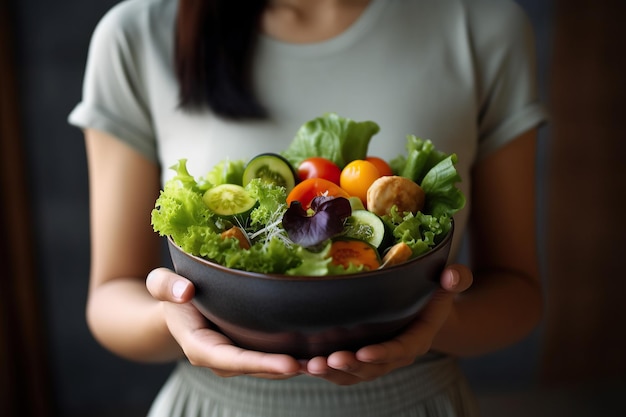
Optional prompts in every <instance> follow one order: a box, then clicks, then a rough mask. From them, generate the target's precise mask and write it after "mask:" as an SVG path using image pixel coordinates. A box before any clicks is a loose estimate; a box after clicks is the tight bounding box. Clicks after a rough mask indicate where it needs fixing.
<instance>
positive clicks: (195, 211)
mask: <svg viewBox="0 0 626 417" xmlns="http://www.w3.org/2000/svg"><path fill="white" fill-rule="evenodd" d="M186 163H187V161H186V160H185V159H181V160H180V161H179V162H178V163H177V164H176V165H174V166H173V167H172V169H173V170H175V171H176V176H175V177H173V178H172V179H171V180H169V181H168V182H167V183H166V184H165V187H164V188H163V190H162V191H161V193H160V194H159V197H158V198H157V200H156V202H155V208H154V209H153V210H152V213H151V220H152V227H153V228H154V230H155V232H158V233H159V234H160V235H161V236H171V237H172V238H173V239H174V241H175V242H176V243H178V244H179V245H181V244H183V243H184V242H185V241H186V240H188V229H189V228H190V227H199V228H202V229H205V230H206V233H216V232H217V231H218V226H217V225H216V218H215V216H214V214H213V213H212V212H211V211H210V210H209V209H208V208H207V207H206V205H205V204H204V201H202V190H201V189H200V188H199V186H198V183H197V182H196V181H195V179H194V178H193V177H192V176H191V175H190V174H189V172H188V171H187V165H186ZM189 246H190V247H196V246H197V245H195V244H193V243H189Z"/></svg>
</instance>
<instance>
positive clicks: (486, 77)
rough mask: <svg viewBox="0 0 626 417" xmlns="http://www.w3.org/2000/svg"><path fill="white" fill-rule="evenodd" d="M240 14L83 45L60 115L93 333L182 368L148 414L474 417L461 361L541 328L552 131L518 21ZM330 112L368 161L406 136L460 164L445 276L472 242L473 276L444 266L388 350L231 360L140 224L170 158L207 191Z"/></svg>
mask: <svg viewBox="0 0 626 417" xmlns="http://www.w3.org/2000/svg"><path fill="white" fill-rule="evenodd" d="M249 3H250V4H248V5H245V6H244V5H242V4H241V2H229V1H228V0H226V1H224V0H221V1H220V0H213V1H209V0H181V1H179V2H177V1H174V0H129V1H126V2H123V3H121V4H119V5H118V6H117V7H115V8H114V9H113V10H111V11H110V12H109V13H108V14H107V15H106V16H105V18H104V19H103V20H102V21H101V23H100V24H99V25H98V28H97V29H96V31H95V33H94V37H93V40H92V44H91V48H90V54H89V60H88V66H87V70H86V77H85V88H84V96H83V99H82V101H81V103H80V104H79V105H78V106H77V107H76V109H75V110H74V111H73V113H72V115H71V116H70V121H71V123H73V124H74V125H76V126H79V127H81V128H83V129H84V131H85V137H86V144H87V156H88V162H89V174H90V189H91V219H92V221H91V229H92V268H91V277H90V292H89V299H88V307H87V318H88V323H89V325H90V328H91V330H92V332H93V334H94V336H95V337H96V338H97V339H98V340H99V342H100V343H101V344H102V345H103V346H105V347H107V348H108V349H110V350H111V351H112V352H115V353H116V354H118V355H120V356H123V357H126V358H129V359H132V360H138V361H148V362H159V361H173V360H179V365H178V367H177V368H176V370H175V372H174V373H173V375H172V376H171V378H170V379H169V381H168V382H167V384H166V385H165V387H164V388H163V390H162V392H161V393H160V395H159V397H158V398H157V400H156V401H155V403H154V405H153V407H152V410H151V415H152V416H161V415H162V416H176V415H214V416H222V415H224V416H234V415H237V416H282V415H298V416H334V415H337V416H340V415H341V416H345V415H359V416H385V415H392V416H475V415H477V410H476V405H475V402H474V399H473V398H472V395H471V392H470V391H469V389H468V387H467V383H466V382H465V380H464V379H463V377H462V375H461V374H460V373H459V370H458V368H457V366H456V364H455V362H454V359H453V358H454V357H456V356H468V355H479V354H483V353H486V352H490V351H493V350H496V349H499V348H502V347H504V346H507V345H510V344H512V343H514V342H516V341H518V340H520V339H522V338H523V337H524V336H525V335H527V334H528V333H529V332H530V331H531V330H532V329H533V328H534V327H535V325H536V324H537V322H538V321H539V318H540V315H541V290H540V283H539V278H538V271H537V259H536V254H535V248H536V246H535V235H534V190H533V183H534V152H535V135H536V127H537V126H538V125H539V124H540V123H541V122H542V121H543V120H544V118H545V115H544V112H543V110H542V107H541V106H540V105H539V103H538V102H537V97H536V91H535V85H534V67H533V65H534V64H533V60H534V56H533V54H534V51H533V45H532V42H533V39H532V34H531V33H530V30H529V25H528V22H527V20H526V18H525V16H524V14H523V13H522V12H521V10H520V9H519V8H518V7H517V6H516V5H515V4H514V3H512V2H509V1H502V0H473V1H472V0H440V1H437V2H430V1H421V0H418V1H403V0H388V1H381V0H372V1H366V0H315V1H313V0H269V1H266V2H261V1H254V2H249ZM329 111H332V112H335V113H338V114H340V115H342V116H345V117H349V118H351V119H355V120H373V121H376V122H377V123H378V124H379V125H380V126H381V132H380V133H379V134H378V135H377V136H375V137H374V139H373V140H372V143H371V145H370V154H373V155H377V156H380V157H383V158H385V159H391V158H393V157H395V156H397V155H398V154H401V153H403V152H404V145H405V139H404V138H405V136H406V135H407V134H416V135H418V136H421V137H424V138H429V139H432V140H433V142H434V143H435V145H436V146H437V147H438V148H439V149H441V150H443V151H445V152H447V153H452V152H454V153H457V155H458V156H459V163H458V165H457V169H458V170H459V173H460V175H461V177H462V178H463V183H462V190H463V191H464V193H465V195H466V196H467V197H468V205H467V207H466V209H464V210H463V211H461V212H460V213H458V215H457V216H456V217H455V221H456V226H457V227H456V230H457V233H456V236H455V239H456V240H455V244H454V246H453V257H452V259H454V256H456V254H457V253H458V250H459V245H460V241H461V239H462V237H463V236H464V235H465V232H466V231H467V232H468V233H467V236H468V239H467V241H468V242H470V248H471V249H470V251H469V252H470V262H469V265H468V266H464V265H461V264H451V265H450V266H449V267H448V268H446V270H445V271H444V272H443V273H442V276H441V289H440V290H439V291H438V292H437V293H436V294H435V297H434V298H433V300H432V301H431V302H430V304H429V305H428V306H427V308H426V310H425V312H424V314H422V315H421V317H420V318H419V319H418V320H416V322H415V323H413V324H412V325H411V326H410V327H409V328H408V329H407V330H406V331H405V332H404V333H403V334H402V335H400V336H399V337H397V338H396V339H394V340H391V341H389V342H386V343H382V344H378V345H373V346H365V347H363V348H362V349H360V350H359V351H357V352H355V353H351V352H335V353H333V354H331V355H329V356H328V357H317V358H313V359H311V360H309V361H298V360H296V359H294V358H292V357H289V356H286V355H276V354H266V353H262V352H253V351H247V350H243V349H240V348H238V347H236V346H233V345H232V344H231V342H230V341H229V340H228V339H227V338H225V337H224V336H222V335H221V334H220V333H218V332H216V331H214V330H213V329H212V328H211V326H210V324H209V323H207V322H206V321H205V320H204V319H203V317H202V316H201V315H200V314H199V312H198V311H197V310H196V309H195V308H194V307H193V306H192V305H191V304H190V303H189V301H190V299H191V297H192V296H193V292H194V289H193V286H192V285H191V284H190V283H189V282H188V281H187V280H185V279H184V278H182V277H180V276H178V275H176V274H174V273H173V272H171V271H169V270H166V269H163V268H159V265H161V258H160V244H161V241H160V240H159V238H158V236H157V235H156V233H154V231H153V230H152V228H151V226H150V222H149V218H150V211H151V210H152V208H153V207H154V202H155V200H156V197H157V196H158V192H159V189H160V188H161V186H162V184H163V182H164V181H165V180H166V179H167V178H168V177H169V175H171V172H170V170H168V169H167V168H168V167H169V166H171V165H173V164H174V163H175V161H177V160H178V159H180V158H187V159H188V160H189V162H188V167H189V170H190V172H192V173H194V175H201V174H203V173H204V172H206V171H207V170H208V169H209V168H210V167H212V166H213V165H214V164H215V163H217V162H218V161H220V160H222V159H224V158H226V157H230V158H241V159H245V158H249V157H252V156H254V155H256V154H258V153H261V152H271V151H274V152H277V151H281V150H283V149H285V148H286V146H287V144H288V143H289V142H290V141H291V139H292V138H293V136H294V134H295V132H296V130H297V128H298V127H299V126H300V125H301V124H302V123H303V122H305V121H307V120H310V119H312V118H315V117H317V116H319V115H321V114H323V113H325V112H329ZM470 207H471V209H470ZM146 276H147V280H145V277H146ZM472 282H473V284H472ZM470 285H471V288H469V287H470ZM468 288H469V289H468ZM146 289H147V290H146ZM224 377H234V378H224Z"/></svg>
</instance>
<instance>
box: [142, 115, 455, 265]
mask: <svg viewBox="0 0 626 417" xmlns="http://www.w3.org/2000/svg"><path fill="white" fill-rule="evenodd" d="M378 131H379V126H378V125H377V124H376V123H375V122H372V121H364V122H357V121H354V120H351V119H348V118H344V117H341V116H339V115H337V114H334V113H328V114H325V115H323V116H321V117H318V118H316V119H313V120H310V121H308V122H307V123H305V124H304V125H302V127H301V128H300V129H299V130H298V132H297V133H296V136H295V137H294V139H293V141H292V142H291V144H290V146H289V147H288V148H287V149H286V150H284V151H283V152H281V153H280V154H274V153H264V154H261V155H257V156H255V157H254V158H252V159H251V160H249V161H244V160H230V159H225V160H223V161H221V162H220V163H218V164H217V165H216V166H214V167H212V168H211V169H210V170H209V171H208V172H207V173H206V174H205V175H204V176H202V177H194V176H193V175H191V173H189V172H188V169H187V165H186V159H181V160H179V161H178V162H177V164H176V165H174V166H173V167H171V169H173V170H174V171H175V176H174V177H173V178H172V179H170V180H168V181H167V182H166V184H165V185H164V188H163V190H162V191H161V193H160V195H159V197H158V199H157V200H156V203H155V208H154V210H153V211H152V225H153V228H154V230H155V232H157V233H159V234H160V235H161V236H169V237H170V238H171V239H172V240H173V241H174V242H175V243H176V244H177V245H178V246H179V247H180V248H181V249H182V250H184V251H185V252H187V253H189V254H192V255H196V256H200V257H203V258H206V259H208V260H210V261H212V262H215V263H218V264H221V265H223V266H226V267H229V268H234V269H240V270H245V271H250V272H259V273H266V274H284V275H308V276H324V275H334V274H349V273H356V272H361V271H367V270H372V269H377V268H381V267H385V266H388V265H393V264H398V263H401V262H404V261H406V260H409V259H411V258H413V257H416V256H419V255H421V254H424V253H426V252H428V251H429V250H430V249H432V248H433V247H434V246H436V245H437V244H438V243H439V242H441V241H442V240H443V239H444V237H445V236H446V235H447V234H448V233H449V232H450V229H451V226H452V215H453V214H454V213H456V212H457V211H459V210H460V209H462V208H463V207H464V205H465V197H464V195H463V194H462V192H461V191H460V190H459V189H458V188H457V187H456V184H457V183H458V182H460V181H461V178H460V177H459V175H458V173H457V171H456V168H455V164H456V162H457V156H456V154H450V155H448V154H445V153H443V152H441V151H438V150H437V149H435V147H434V145H433V144H432V142H431V141H430V140H424V139H420V138H418V137H416V136H414V135H408V136H407V138H406V141H407V143H406V150H407V152H406V154H405V155H398V157H396V158H395V159H393V160H391V161H389V162H387V161H384V160H382V159H381V158H377V157H375V156H370V155H368V153H367V151H368V146H369V143H370V141H371V139H372V137H373V136H374V135H375V134H376V133H378Z"/></svg>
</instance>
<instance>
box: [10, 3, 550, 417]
mask: <svg viewBox="0 0 626 417" xmlns="http://www.w3.org/2000/svg"><path fill="white" fill-rule="evenodd" d="M115 3H117V1H115V0H99V1H84V0H59V1H52V2H46V1H43V0H39V1H38V0H20V1H13V7H14V10H15V26H16V31H17V33H16V35H17V36H16V38H17V45H16V49H17V53H18V56H17V59H18V65H19V68H18V77H19V84H20V85H19V87H20V91H21V96H20V100H21V103H20V105H21V107H22V109H21V110H22V115H23V120H22V125H23V132H24V136H25V137H24V140H25V146H26V150H27V157H28V163H29V167H28V172H29V173H30V178H29V180H30V184H31V190H30V191H31V193H32V196H33V204H34V219H33V222H34V224H35V229H36V237H37V242H36V243H37V259H38V265H37V266H38V270H39V271H40V277H39V278H40V283H41V286H40V288H41V295H42V299H43V302H44V311H45V315H46V317H45V320H46V323H47V333H46V335H47V337H48V343H49V360H50V362H51V365H52V371H53V378H54V387H53V389H54V395H55V398H56V400H57V404H58V408H59V413H60V415H63V416H97V415H112V414H115V415H118V416H121V415H132V414H131V413H133V412H136V413H137V414H136V415H141V413H142V412H143V411H145V409H146V407H147V406H148V405H149V403H150V402H151V400H152V398H153V397H154V395H155V394H156V392H157V390H158V388H159V387H160V386H161V384H162V383H163V381H164V379H165V378H166V376H167V374H168V372H169V370H170V366H153V365H150V366H148V365H141V364H135V363H130V362H127V361H125V360H123V359H120V358H117V357H115V356H113V355H112V354H110V353H108V352H107V351H105V350H104V349H103V348H101V347H100V346H99V345H98V344H97V343H96V342H95V341H94V340H93V339H92V337H91V336H90V334H89V332H88V330H87V327H86V324H85V320H84V305H85V299H86V292H87V284H88V269H89V232H88V196H87V171H86V164H85V157H84V146H83V141H82V135H81V133H80V132H79V131H78V130H76V129H75V128H73V127H70V126H69V125H68V124H67V122H66V118H67V115H68V113H69V112H70V111H71V109H72V108H73V106H74V105H75V104H76V103H77V102H78V100H79V99H80V96H81V83H82V75H83V70H84V65H85V60H86V54H87V48H88V42H89V38H90V35H91V33H92V31H93V29H94V26H95V25H96V23H97V21H98V20H99V18H100V17H101V16H102V15H103V14H104V13H105V12H106V10H108V9H109V8H110V7H111V6H112V5H114V4H115ZM519 3H520V4H522V5H523V7H525V8H526V10H527V11H528V13H529V15H530V17H531V20H532V22H533V24H534V25H535V29H536V33H537V45H538V54H539V70H540V74H541V75H540V82H541V86H542V94H543V95H544V97H546V96H547V94H546V92H545V91H546V83H547V77H546V75H545V74H547V68H548V65H549V56H550V45H551V32H550V30H551V4H552V1H550V0H519ZM547 134H548V133H547V131H546V130H544V131H543V132H542V142H541V144H540V175H541V170H542V169H543V167H542V161H543V160H544V159H545V156H544V154H543V151H542V149H544V146H545V141H546V140H547ZM541 192H543V190H542V189H541V188H540V193H541ZM540 203H541V201H540ZM539 334H540V332H539V331H538V332H536V334H534V335H533V336H531V337H530V338H529V339H528V340H526V341H525V342H523V343H521V344H519V345H517V346H515V347H512V348H510V349H507V350H505V351H503V352H501V353H498V354H496V355H490V356H488V357H485V358H481V359H478V360H471V361H466V362H464V366H465V368H466V369H467V371H468V373H469V375H470V379H471V381H472V383H473V384H474V385H475V386H476V387H477V389H479V390H490V389H492V388H493V387H500V388H503V387H504V388H507V387H510V388H511V389H513V388H520V387H522V388H523V387H526V386H529V385H532V384H533V383H534V381H535V379H536V371H537V363H538V355H539V344H540V341H539Z"/></svg>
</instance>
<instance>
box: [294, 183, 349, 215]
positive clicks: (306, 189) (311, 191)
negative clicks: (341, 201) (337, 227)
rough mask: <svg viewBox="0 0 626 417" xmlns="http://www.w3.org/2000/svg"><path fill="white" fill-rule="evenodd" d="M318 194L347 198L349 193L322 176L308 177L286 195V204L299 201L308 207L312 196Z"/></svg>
mask: <svg viewBox="0 0 626 417" xmlns="http://www.w3.org/2000/svg"><path fill="white" fill-rule="evenodd" d="M320 195H328V196H332V197H345V198H349V197H350V195H349V194H348V193H347V192H346V191H344V190H343V189H341V187H339V186H338V185H337V184H335V183H334V182H331V181H328V180H325V179H323V178H308V179H305V180H304V181H302V182H301V183H299V184H298V185H296V186H295V187H294V188H293V190H291V192H290V193H289V195H288V196H287V206H289V205H290V204H291V202H292V201H299V202H300V204H302V207H304V208H305V209H308V208H309V205H310V204H311V201H312V200H313V198H315V197H317V196H320Z"/></svg>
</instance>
